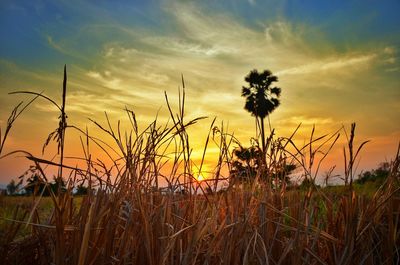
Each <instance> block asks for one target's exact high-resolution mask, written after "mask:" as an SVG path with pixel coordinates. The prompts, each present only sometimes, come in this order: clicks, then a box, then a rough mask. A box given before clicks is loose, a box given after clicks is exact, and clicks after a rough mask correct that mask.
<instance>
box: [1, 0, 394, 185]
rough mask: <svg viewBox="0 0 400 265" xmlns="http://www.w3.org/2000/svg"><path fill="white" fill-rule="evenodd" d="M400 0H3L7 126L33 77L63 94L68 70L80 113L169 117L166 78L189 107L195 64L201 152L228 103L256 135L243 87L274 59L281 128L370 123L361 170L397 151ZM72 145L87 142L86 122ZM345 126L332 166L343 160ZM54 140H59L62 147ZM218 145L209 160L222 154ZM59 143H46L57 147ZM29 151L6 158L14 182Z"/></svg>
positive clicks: (19, 142) (30, 135) (32, 148)
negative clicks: (213, 123) (84, 136)
mask: <svg viewBox="0 0 400 265" xmlns="http://www.w3.org/2000/svg"><path fill="white" fill-rule="evenodd" d="M399 11H400V2H399V1H372V0H371V1H370V0H364V1H361V0H360V1H350V0H349V1H318V0H315V1H300V0H298V1H294V0H292V1H289V0H287V1H277V0H267V1H259V0H248V1H246V0H241V1H240V0H232V1H222V0H221V1H215V0H209V1H208V0H205V1H183V0H181V1H179V0H165V1H155V0H154V1H153V0H149V1H7V0H3V1H1V3H0V38H1V42H0V126H1V129H2V131H4V128H5V126H6V121H7V118H8V115H9V114H10V112H11V111H12V109H13V107H14V106H16V105H17V104H18V103H19V102H20V101H22V100H23V101H25V102H27V101H29V99H30V97H29V96H26V95H10V94H9V92H12V91H21V90H29V91H36V92H43V93H44V94H45V95H47V96H49V97H51V98H53V99H55V100H56V101H57V102H60V100H61V87H62V75H63V66H64V64H66V65H67V70H68V95H67V108H66V110H67V113H68V123H69V124H73V125H75V126H77V127H79V128H82V129H84V128H86V127H88V128H89V130H90V131H91V132H93V133H96V129H95V128H94V127H95V126H93V124H92V123H91V122H90V121H89V118H91V119H94V120H96V121H99V122H104V121H105V118H104V112H105V111H106V112H107V113H108V115H109V117H110V119H111V120H112V121H114V124H116V122H117V120H119V119H120V120H122V121H126V115H125V114H124V108H125V107H127V108H129V109H132V110H134V111H135V113H136V115H137V119H138V122H139V124H140V125H141V126H143V127H142V128H144V127H145V126H146V125H147V124H149V123H150V122H151V121H152V120H153V119H154V118H155V117H156V116H157V115H158V117H159V119H160V121H164V122H166V121H167V119H168V111H167V110H168V109H167V108H166V104H165V99H164V91H166V92H167V93H168V95H169V97H170V99H171V102H172V104H173V106H175V107H176V103H177V98H178V88H179V87H181V75H183V76H184V79H185V85H186V97H187V98H186V106H187V109H186V114H187V116H188V118H194V117H198V116H207V117H209V118H208V119H205V120H203V121H201V122H200V123H199V124H198V125H196V126H195V127H194V129H193V130H192V131H191V135H190V137H191V138H190V139H191V142H192V147H193V159H195V160H196V159H197V160H198V159H199V158H200V157H201V154H202V151H203V150H202V146H203V145H204V142H205V139H206V137H207V133H208V132H207V130H208V128H209V126H210V123H211V121H212V119H213V118H214V117H217V123H216V124H218V125H220V124H221V123H222V121H223V122H224V125H225V126H227V130H228V131H230V132H232V133H234V134H235V136H236V137H237V138H238V139H239V140H240V141H241V142H242V144H243V145H249V144H250V138H251V137H254V136H255V122H254V117H252V116H250V114H249V113H247V112H246V111H245V110H244V109H243V107H244V98H242V97H241V96H240V95H241V88H242V86H243V85H245V82H244V76H246V75H247V74H248V73H249V71H250V70H252V69H258V70H264V69H269V70H271V71H272V72H273V74H275V75H277V76H278V78H279V82H278V83H277V85H278V86H279V87H281V89H282V95H281V105H280V106H279V108H277V109H276V110H275V111H274V112H273V113H272V114H271V115H270V121H271V125H272V127H273V128H275V130H276V134H277V135H278V136H286V137H288V136H290V135H291V133H292V132H293V131H294V130H295V129H296V127H297V125H298V124H299V123H302V126H301V128H300V130H299V132H298V133H297V134H296V140H297V141H299V142H302V141H303V142H304V141H306V140H307V139H308V138H309V136H310V133H311V130H312V126H313V125H315V128H316V129H315V131H316V135H317V136H320V135H323V134H326V133H333V132H335V131H336V130H339V129H340V128H342V127H343V126H344V128H346V129H347V132H348V131H349V128H350V124H351V123H352V122H356V123H357V128H356V144H360V143H361V142H363V141H365V140H370V142H369V143H368V144H367V145H366V146H365V148H364V149H363V152H362V154H361V157H360V160H359V161H358V167H359V171H361V170H368V169H371V168H375V167H376V166H377V165H378V164H379V163H380V162H382V161H388V160H390V159H391V158H392V157H393V156H394V155H395V152H396V150H397V146H398V143H399V140H400V125H399V124H400V123H399V120H400V119H399V118H400V104H399V102H400V75H399V74H400V64H399V49H400V28H399V25H400V17H399V16H398V12H399ZM57 118H58V113H57V109H55V108H54V106H52V105H51V104H49V103H47V102H46V101H44V100H37V101H35V102H34V103H33V105H32V106H30V107H29V108H28V110H27V111H26V112H24V113H23V114H22V115H21V116H20V117H19V118H18V120H17V121H16V123H15V125H14V126H13V128H12V130H11V132H10V135H9V137H8V139H7V142H6V144H5V147H4V150H3V154H2V155H4V154H6V153H8V152H11V151H14V150H26V151H29V152H31V153H32V154H34V155H36V156H41V155H42V154H41V149H42V145H43V143H44V142H45V140H46V138H47V135H48V134H49V133H50V132H51V131H53V130H54V129H55V128H56V127H57V126H58V120H57ZM67 142H68V145H67V149H66V152H67V153H68V154H70V155H75V154H76V155H78V154H80V155H81V156H82V151H81V149H80V142H79V135H78V134H74V133H70V134H68V135H67ZM345 142H346V137H345V136H344V132H343V130H342V136H341V137H340V138H339V140H338V143H337V145H336V147H335V148H334V149H333V151H332V153H331V155H330V157H329V159H327V161H326V162H325V163H326V166H325V167H326V168H329V167H330V166H331V165H336V164H337V165H338V167H337V169H336V170H337V172H335V173H337V174H341V173H342V172H341V171H340V168H341V167H342V166H343V156H342V152H343V150H342V149H343V147H344V145H345ZM52 152H53V153H52ZM216 152H217V151H216V147H213V146H211V147H210V150H209V153H208V154H207V159H206V160H207V161H206V164H207V165H208V166H209V167H210V168H212V162H213V159H214V160H215V153H216ZM53 155H54V150H52V149H50V150H49V151H48V152H47V153H46V154H45V156H47V157H52V156H53ZM28 167H29V162H28V161H26V159H24V158H23V157H21V156H20V155H14V156H12V157H7V158H4V159H1V160H0V182H2V183H7V182H9V180H10V179H11V178H16V177H17V176H19V175H21V174H22V173H23V172H24V171H25V170H26V169H27V168H28Z"/></svg>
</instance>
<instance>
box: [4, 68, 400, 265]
mask: <svg viewBox="0 0 400 265" xmlns="http://www.w3.org/2000/svg"><path fill="white" fill-rule="evenodd" d="M35 95H36V97H43V96H42V95H41V94H35ZM65 100H66V73H65V76H64V90H63V101H62V105H61V106H59V109H60V123H59V128H58V129H57V130H56V131H54V132H53V133H52V134H51V135H50V137H49V139H50V140H51V139H55V140H56V141H57V144H58V147H59V151H60V161H59V162H54V161H47V160H44V159H42V158H38V157H34V156H33V155H31V154H29V153H28V152H25V151H23V152H22V153H23V154H24V155H25V156H26V157H27V159H29V160H31V161H32V163H33V164H34V166H35V171H36V173H37V174H38V177H39V179H40V181H41V182H42V183H48V180H49V179H50V178H49V176H46V174H45V171H44V170H43V166H49V167H55V168H57V169H58V172H59V173H58V178H63V179H64V180H65V181H66V183H67V186H66V191H64V192H62V191H61V190H59V191H58V192H57V193H55V192H53V191H52V190H49V193H50V197H48V198H44V197H42V196H41V195H40V194H36V195H35V197H30V198H24V199H23V200H27V202H26V203H24V202H23V201H18V203H20V204H21V206H20V207H14V205H18V203H17V202H12V201H11V202H10V198H4V197H0V204H1V212H2V215H3V216H2V217H3V220H2V230H1V236H0V264H57V265H61V264H79V265H83V264H143V265H146V264H150V265H157V264H166V265H167V264H171V265H172V264H349V265H351V264H398V263H399V262H400V249H399V245H400V229H399V228H400V227H399V225H400V220H399V219H400V194H399V178H400V176H399V172H400V170H399V169H400V168H399V167H400V157H399V153H397V155H396V156H395V158H394V159H393V161H392V162H391V167H390V174H389V176H388V177H387V179H386V181H385V182H384V183H383V185H382V186H381V187H380V188H379V189H378V190H377V191H376V192H375V194H374V195H373V196H364V195H360V194H358V193H356V192H355V189H354V186H353V178H354V169H353V165H354V162H355V161H356V158H357V155H358V153H359V151H360V149H361V147H362V145H361V146H360V147H359V148H358V149H355V147H354V143H353V140H354V129H355V126H353V127H352V130H351V134H350V137H349V140H348V148H347V149H346V150H345V151H346V152H345V156H346V157H345V161H346V172H345V175H344V177H345V187H344V188H343V190H342V192H340V193H335V192H327V191H326V190H323V189H320V188H318V187H317V186H315V185H313V183H314V181H315V178H316V177H317V176H318V169H319V167H320V163H321V161H322V160H323V159H324V158H325V157H326V155H327V154H328V153H329V150H331V148H332V146H333V145H334V144H335V142H336V140H337V139H338V137H339V135H338V133H335V134H333V135H331V136H323V137H317V138H316V137H314V136H313V134H314V131H313V132H312V135H311V137H310V142H309V143H307V144H305V145H304V146H302V147H298V146H296V145H295V144H294V143H293V141H292V137H293V135H294V134H295V133H294V134H293V135H292V136H291V137H290V138H274V135H273V134H271V136H270V137H269V138H267V139H266V145H267V148H266V150H267V152H268V153H267V157H268V160H267V163H266V165H264V166H263V167H260V168H258V170H257V172H251V174H250V173H248V177H249V178H250V177H252V178H253V179H252V181H250V182H249V183H247V184H243V183H238V182H235V176H231V175H229V176H224V174H223V172H224V168H227V169H228V172H231V171H229V169H230V166H231V165H232V161H233V160H234V157H232V155H231V154H232V148H231V146H232V145H240V143H238V142H237V141H236V140H235V139H234V137H232V136H231V135H229V134H227V133H225V132H224V128H223V127H221V128H217V127H215V126H213V124H214V122H213V123H212V125H211V127H210V134H209V136H208V137H207V140H206V145H205V147H204V148H205V149H206V148H207V145H208V142H209V141H214V142H215V143H216V144H217V145H218V147H219V148H220V154H219V158H218V161H217V163H216V168H215V170H214V171H213V172H212V179H208V180H206V181H203V182H202V183H201V185H200V183H199V181H198V180H197V178H196V175H199V174H201V168H202V164H203V162H204V158H203V160H202V161H201V162H200V164H197V165H196V164H195V163H194V162H193V161H192V159H191V148H190V143H189V137H188V134H187V130H186V129H187V127H188V126H191V125H192V124H194V123H196V122H197V121H198V120H199V119H194V120H191V121H186V120H185V121H184V117H185V115H184V92H183V97H182V98H180V101H179V109H178V111H177V112H176V113H174V112H173V110H172V107H171V106H170V105H169V102H168V98H167V97H166V100H167V105H168V109H169V111H170V114H171V121H172V124H170V125H165V126H159V125H157V120H155V121H154V122H153V123H152V124H150V125H149V126H148V127H147V128H146V129H145V130H144V131H143V132H139V131H138V126H137V124H136V119H135V115H134V113H133V112H132V111H129V110H127V114H128V116H129V118H130V121H131V125H132V131H131V132H128V133H126V134H122V133H121V132H120V128H119V127H118V128H117V129H115V130H114V129H113V128H112V127H111V125H110V122H109V121H108V119H107V124H108V127H107V126H103V125H101V124H99V123H97V122H95V124H96V125H98V126H99V128H100V129H102V130H103V131H104V133H105V134H106V135H108V136H109V137H111V139H113V140H114V141H115V146H116V147H115V148H114V147H111V146H110V145H109V144H106V143H105V142H103V141H102V140H100V139H98V138H96V137H93V136H90V135H89V134H88V133H87V131H83V130H80V129H78V128H76V127H74V126H71V125H68V126H67V124H66V114H65ZM53 103H54V102H53ZM13 113H14V116H15V115H16V114H18V112H17V111H15V112H13ZM18 115H19V114H18ZM18 115H17V116H18ZM10 120H11V124H12V122H13V121H14V120H15V119H10ZM67 128H68V129H71V130H72V129H73V130H78V131H79V132H80V133H81V134H82V136H83V138H82V139H83V140H82V148H83V153H84V157H83V158H82V160H83V161H84V162H85V164H86V167H81V168H76V167H71V166H69V165H67V164H66V163H65V161H64V160H63V159H64V154H63V150H64V147H65V146H66V143H64V137H65V132H66V129H67ZM121 135H123V136H121ZM0 140H2V144H4V139H0ZM50 140H49V141H50ZM85 142H86V144H85ZM47 143H48V142H47ZM89 145H97V146H98V147H100V148H102V150H103V151H104V152H105V155H106V156H109V157H110V158H111V157H112V154H113V153H117V154H119V157H117V158H114V159H113V160H112V161H114V163H113V164H112V165H111V166H107V165H106V164H105V163H102V162H101V161H94V160H92V158H91V155H90V149H89ZM290 147H292V148H290ZM324 148H325V151H324V156H322V158H320V161H319V162H318V161H317V156H316V155H317V154H318V153H320V152H321V150H324ZM353 148H354V151H353ZM171 149H172V150H173V151H172V152H171V151H170V150H171ZM0 150H1V149H0ZM19 152H21V151H19ZM204 153H205V152H204ZM11 154H13V153H11ZM11 154H6V155H11ZM0 158H1V157H0ZM289 163H296V166H297V168H298V169H299V170H300V172H301V173H300V174H301V175H302V177H303V178H305V179H308V180H310V181H309V183H310V184H311V185H309V186H308V187H306V189H304V190H299V189H290V190H288V189H287V186H286V183H285V181H282V180H283V179H285V178H284V177H283V178H281V177H282V176H281V177H280V176H279V174H278V173H279V172H281V171H282V168H285V165H287V164H289ZM166 165H168V167H166ZM167 169H168V172H169V173H168V174H165V172H166V171H167ZM66 175H67V176H68V177H66ZM160 179H163V181H164V182H165V183H167V188H166V189H160V186H159V180H160ZM82 181H86V182H87V183H88V185H89V191H90V192H89V194H88V195H87V196H84V197H79V198H76V197H74V196H73V195H72V189H73V187H74V186H76V184H77V183H79V182H82ZM224 181H225V182H226V181H228V182H229V186H228V188H227V189H224V190H219V188H218V187H219V186H218V185H219V184H220V183H221V182H224ZM182 190H184V191H185V192H182ZM13 199H14V198H13ZM15 200H20V198H19V197H18V198H17V197H16V198H15ZM4 217H6V219H5V218H4ZM3 227H4V228H3Z"/></svg>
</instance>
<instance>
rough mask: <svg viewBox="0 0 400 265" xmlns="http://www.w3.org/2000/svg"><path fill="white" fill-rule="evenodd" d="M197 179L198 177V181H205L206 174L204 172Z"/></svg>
mask: <svg viewBox="0 0 400 265" xmlns="http://www.w3.org/2000/svg"><path fill="white" fill-rule="evenodd" d="M196 179H197V181H203V180H204V176H203V175H202V174H199V175H198V176H197V178H196Z"/></svg>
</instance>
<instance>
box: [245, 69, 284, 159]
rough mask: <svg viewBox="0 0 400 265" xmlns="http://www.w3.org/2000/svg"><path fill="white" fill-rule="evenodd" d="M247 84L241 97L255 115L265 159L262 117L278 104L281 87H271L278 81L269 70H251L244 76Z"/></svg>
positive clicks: (246, 107)
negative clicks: (260, 71)
mask: <svg viewBox="0 0 400 265" xmlns="http://www.w3.org/2000/svg"><path fill="white" fill-rule="evenodd" d="M244 80H245V81H246V82H247V83H248V86H243V88H242V97H245V98H246V104H245V105H244V108H245V109H246V110H247V111H248V112H250V113H251V115H253V116H255V117H256V120H257V125H259V126H260V131H261V144H262V146H261V150H262V152H263V156H264V159H263V160H264V161H265V153H266V152H265V148H266V146H265V126H264V119H265V118H266V117H267V116H268V115H269V114H270V113H271V112H273V111H274V110H275V109H276V108H277V107H278V106H279V104H280V101H279V97H280V94H281V89H280V88H279V87H272V86H271V85H272V83H274V82H277V81H278V77H276V76H275V75H272V72H271V71H269V70H264V71H263V72H262V73H259V72H258V71H257V70H252V71H250V73H249V74H248V75H247V76H246V77H245V78H244Z"/></svg>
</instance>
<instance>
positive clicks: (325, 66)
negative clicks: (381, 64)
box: [277, 53, 377, 75]
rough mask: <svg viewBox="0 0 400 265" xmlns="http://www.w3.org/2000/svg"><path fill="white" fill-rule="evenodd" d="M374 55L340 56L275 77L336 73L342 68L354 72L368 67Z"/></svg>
mask: <svg viewBox="0 0 400 265" xmlns="http://www.w3.org/2000/svg"><path fill="white" fill-rule="evenodd" d="M376 57H377V56H376V54H374V53H372V54H365V55H358V56H342V57H339V58H328V59H325V60H319V61H315V62H312V63H307V64H303V65H300V66H296V67H292V68H289V69H284V70H281V71H279V72H277V75H290V74H292V75H293V74H297V75H304V74H311V73H318V72H326V71H337V70H340V69H343V68H349V67H352V68H353V69H355V70H358V69H361V68H364V67H369V66H370V65H371V63H372V62H373V61H374V60H375V59H376Z"/></svg>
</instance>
